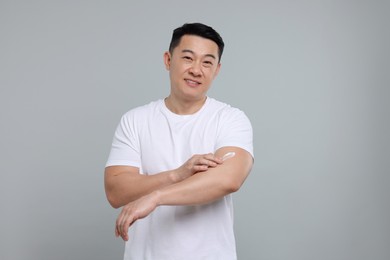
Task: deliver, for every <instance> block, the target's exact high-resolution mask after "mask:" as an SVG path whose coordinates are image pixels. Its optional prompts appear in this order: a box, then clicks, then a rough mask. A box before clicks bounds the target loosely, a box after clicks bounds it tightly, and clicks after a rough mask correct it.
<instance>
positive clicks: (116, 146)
mask: <svg viewBox="0 0 390 260" xmlns="http://www.w3.org/2000/svg"><path fill="white" fill-rule="evenodd" d="M135 122H136V120H135V118H134V113H132V111H129V112H127V113H126V114H125V115H123V116H122V118H121V120H120V123H119V124H118V126H117V128H116V131H115V134H114V138H113V141H112V146H111V151H110V155H109V157H108V160H107V163H106V167H107V166H114V165H126V166H134V167H140V165H141V159H140V148H139V138H138V134H137V129H136V124H135Z"/></svg>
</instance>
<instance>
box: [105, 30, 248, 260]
mask: <svg viewBox="0 0 390 260" xmlns="http://www.w3.org/2000/svg"><path fill="white" fill-rule="evenodd" d="M223 48H224V43H223V40H222V38H221V37H220V35H219V34H218V33H217V32H216V31H215V30H214V29H213V28H211V27H209V26H206V25H203V24H200V23H194V24H185V25H183V26H182V27H179V28H177V29H176V30H174V32H173V36H172V41H171V44H170V47H169V51H167V52H165V53H164V63H165V67H166V69H167V70H168V71H169V76H170V82H171V91H170V95H169V96H168V97H167V98H165V99H164V100H158V101H155V102H151V103H150V104H147V105H145V106H141V107H137V108H135V109H132V110H130V111H129V112H127V113H126V114H125V115H124V116H123V117H122V119H121V122H120V123H119V125H118V128H117V130H116V132H115V136H114V140H113V144H112V148H111V153H110V156H109V159H108V161H107V164H106V170H105V189H106V194H107V198H108V200H109V202H110V204H111V205H112V206H113V207H115V208H119V207H123V209H122V211H121V213H120V214H119V216H118V218H117V221H116V228H115V234H116V236H121V237H122V239H123V240H125V241H126V248H125V259H136V260H139V259H157V260H164V259H213V260H215V259H223V260H228V259H236V258H237V256H236V248H235V239H234V233H233V205H232V197H231V193H233V192H235V191H237V190H238V189H239V188H240V187H241V185H242V184H243V182H244V181H245V179H246V177H247V176H248V174H249V172H250V170H251V167H252V164H253V143H252V127H251V124H250V121H249V120H248V118H247V117H246V116H245V114H244V113H243V112H242V111H240V110H239V109H236V108H233V107H231V106H229V105H227V104H224V103H222V102H219V101H217V100H215V99H213V98H210V97H208V96H207V91H208V90H209V88H210V86H211V83H212V82H213V80H214V78H215V77H216V76H217V74H218V72H219V70H220V67H221V64H220V60H221V56H222V52H223ZM225 154H228V156H229V155H230V157H231V156H233V157H231V158H229V159H226V160H222V157H223V156H224V155H225ZM129 227H130V228H129Z"/></svg>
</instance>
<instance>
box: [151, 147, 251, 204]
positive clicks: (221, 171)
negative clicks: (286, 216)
mask: <svg viewBox="0 0 390 260" xmlns="http://www.w3.org/2000/svg"><path fill="white" fill-rule="evenodd" d="M236 154H237V155H236V158H234V159H230V160H228V161H226V162H224V163H223V164H221V165H218V166H217V167H216V168H210V169H208V170H207V171H205V172H200V173H197V174H195V175H193V176H191V177H190V178H187V179H185V180H183V181H182V182H179V183H175V184H172V185H170V186H166V187H164V188H162V189H158V190H157V191H156V192H155V194H156V196H157V204H158V205H199V204H205V203H209V202H212V201H214V200H217V199H220V198H222V197H223V196H225V195H227V194H230V193H232V192H235V191H237V190H238V189H239V188H240V187H241V185H242V184H243V182H244V181H245V179H246V177H247V176H248V174H249V172H250V170H251V168H252V163H253V159H252V157H251V155H249V153H247V152H246V151H244V150H236Z"/></svg>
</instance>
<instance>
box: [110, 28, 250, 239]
mask: <svg viewBox="0 0 390 260" xmlns="http://www.w3.org/2000/svg"><path fill="white" fill-rule="evenodd" d="M164 64H165V67H166V69H167V70H168V71H169V75H170V81H171V92H170V95H169V96H168V97H167V98H166V99H165V104H166V106H167V108H168V109H169V110H171V111H172V112H174V113H176V114H180V115H185V114H193V113H195V112H197V111H198V110H199V109H200V108H201V107H202V106H203V104H204V102H205V100H206V93H207V91H208V90H209V88H210V86H211V83H212V81H213V80H214V79H215V77H216V76H217V75H218V72H219V69H220V66H221V64H220V63H219V60H218V46H217V45H216V43H214V42H213V41H211V40H208V39H205V38H202V37H199V36H193V35H185V36H183V37H182V38H181V41H180V44H179V45H178V46H177V47H176V48H175V49H174V50H173V52H172V53H170V52H166V53H164ZM228 152H235V156H234V157H233V158H230V159H228V160H227V161H225V162H223V161H222V160H221V158H222V157H223V155H224V154H226V153H228ZM252 164H253V158H252V156H251V155H250V154H249V153H248V152H247V151H245V150H243V149H241V148H238V147H222V148H220V149H218V150H217V151H215V152H214V153H213V154H212V153H209V154H199V155H193V156H192V157H191V158H189V159H188V160H187V161H186V162H185V163H184V164H183V165H182V166H180V167H179V168H177V169H173V170H169V171H165V172H161V173H157V174H153V175H143V174H140V173H139V169H138V168H136V167H131V166H110V167H107V168H106V170H105V189H106V194H107V198H108V200H109V202H110V203H111V205H112V206H113V207H115V208H119V207H123V208H122V211H121V213H120V214H119V216H118V218H117V221H116V227H115V235H116V236H120V237H122V239H123V240H125V241H127V240H128V228H129V227H130V226H131V225H132V224H133V223H134V222H135V221H137V220H138V219H141V218H144V217H146V216H148V215H149V214H150V213H151V212H153V210H154V209H155V208H156V207H158V206H161V205H200V204H205V203H209V202H212V201H215V200H218V199H220V198H222V197H223V196H225V195H227V194H230V193H232V192H235V191H237V190H238V189H239V188H240V187H241V185H242V184H243V182H244V181H245V179H246V177H247V176H248V174H249V172H250V170H251V168H252Z"/></svg>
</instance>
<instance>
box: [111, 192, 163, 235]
mask: <svg viewBox="0 0 390 260" xmlns="http://www.w3.org/2000/svg"><path fill="white" fill-rule="evenodd" d="M157 201H158V200H157V192H153V193H150V194H148V195H146V196H144V197H141V198H139V199H138V200H135V201H133V202H130V203H129V204H127V205H125V206H124V207H123V208H122V212H121V213H120V214H119V216H118V218H117V219H116V226H115V236H116V237H119V236H121V237H122V239H123V240H124V241H127V240H129V236H128V229H129V227H130V226H131V225H132V224H133V223H134V222H135V221H137V220H138V219H142V218H144V217H146V216H148V215H149V214H150V213H151V212H152V211H153V210H154V209H155V208H156V207H157Z"/></svg>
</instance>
